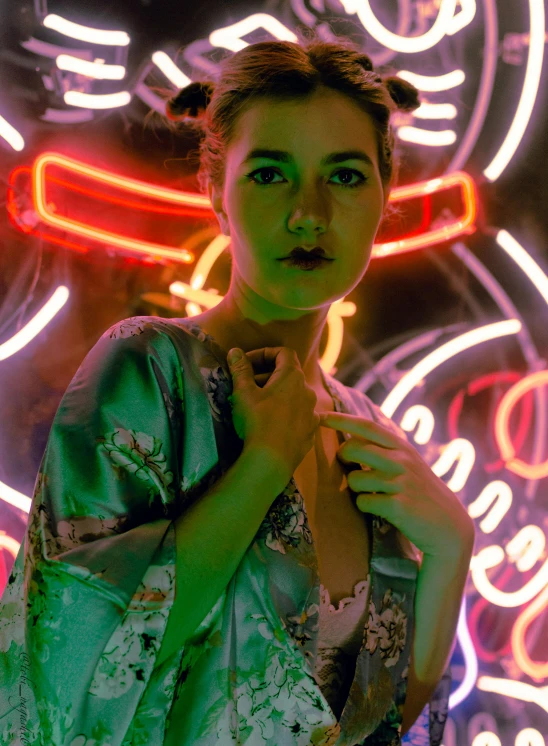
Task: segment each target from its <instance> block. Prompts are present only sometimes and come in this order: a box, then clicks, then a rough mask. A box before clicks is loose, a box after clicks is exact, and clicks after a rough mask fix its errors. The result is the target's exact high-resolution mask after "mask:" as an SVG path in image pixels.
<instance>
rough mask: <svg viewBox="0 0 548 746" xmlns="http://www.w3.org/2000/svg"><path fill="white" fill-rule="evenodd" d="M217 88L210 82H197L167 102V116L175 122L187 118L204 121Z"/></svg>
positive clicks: (182, 89)
mask: <svg viewBox="0 0 548 746" xmlns="http://www.w3.org/2000/svg"><path fill="white" fill-rule="evenodd" d="M214 90H215V86H214V84H213V83H210V82H202V83H201V82H196V83H190V84H189V85H187V86H185V87H184V88H181V90H180V91H179V93H177V94H176V95H175V96H173V97H172V98H170V99H168V101H167V102H166V116H167V118H168V119H172V120H173V121H176V122H177V121H180V120H182V119H185V118H191V119H202V118H203V116H204V114H205V110H206V109H207V106H208V104H209V102H210V101H211V97H212V96H213V91H214Z"/></svg>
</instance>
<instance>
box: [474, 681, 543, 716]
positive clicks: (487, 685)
mask: <svg viewBox="0 0 548 746" xmlns="http://www.w3.org/2000/svg"><path fill="white" fill-rule="evenodd" d="M476 687H477V688H478V689H481V691H482V692H494V693H496V694H502V695H503V696H504V697H513V698H514V699H520V700H521V701H522V702H534V703H535V704H537V705H538V706H539V707H542V709H543V710H545V711H546V712H548V686H543V687H535V686H533V685H532V684H526V683H525V682H524V681H512V680H511V679H497V678H495V677H494V676H480V677H479V678H478V680H477V683H476Z"/></svg>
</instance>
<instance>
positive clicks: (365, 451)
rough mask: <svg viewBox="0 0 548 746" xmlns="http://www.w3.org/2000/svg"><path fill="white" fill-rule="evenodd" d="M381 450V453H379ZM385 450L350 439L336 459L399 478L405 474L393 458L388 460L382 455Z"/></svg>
mask: <svg viewBox="0 0 548 746" xmlns="http://www.w3.org/2000/svg"><path fill="white" fill-rule="evenodd" d="M379 450H382V451H383V453H380V452H379ZM384 453H386V450H385V449H381V447H380V446H375V445H372V444H370V443H367V444H364V443H360V442H359V439H358V438H350V439H349V440H347V441H346V442H345V443H343V444H342V445H341V446H340V447H339V449H338V451H337V458H338V459H340V460H341V461H342V462H343V463H354V464H361V465H363V466H365V467H370V468H372V469H377V470H378V471H383V472H385V473H386V474H389V475H390V476H399V475H400V474H403V473H404V472H405V468H404V467H403V466H402V464H400V463H398V461H395V460H394V458H388V457H387V456H385V455H384Z"/></svg>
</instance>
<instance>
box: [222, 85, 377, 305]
mask: <svg viewBox="0 0 548 746" xmlns="http://www.w3.org/2000/svg"><path fill="white" fill-rule="evenodd" d="M255 149H269V150H281V151H287V152H288V153H289V154H290V160H289V161H288V162H286V163H284V162H280V161H278V160H273V159H272V158H266V157H255V158H253V159H251V160H247V161H246V158H247V157H248V155H249V153H250V151H252V150H255ZM350 150H361V151H363V152H364V153H365V154H366V156H368V159H369V162H366V161H362V160H358V159H356V158H352V159H349V160H345V161H344V162H337V163H331V164H327V163H322V160H323V159H324V158H326V157H327V156H329V155H330V154H332V153H338V152H340V151H350ZM258 169H262V170H258ZM358 172H359V173H358ZM250 173H253V178H250V176H249V175H250ZM254 181H255V183H254ZM345 184H351V185H354V184H356V185H357V186H355V187H352V186H344V185H345ZM209 197H210V200H211V203H212V206H213V209H214V211H215V213H216V215H217V218H218V220H219V224H220V226H221V231H222V233H223V234H224V235H226V236H230V238H231V253H232V274H233V279H234V273H237V275H238V276H237V278H236V282H237V285H239V286H241V285H242V282H243V283H245V284H246V285H247V286H248V288H249V289H250V290H251V291H254V293H255V294H256V295H257V296H258V297H261V298H263V299H264V300H265V301H267V303H266V305H267V306H268V307H271V308H273V307H274V306H276V307H280V311H281V309H282V308H285V309H286V310H289V309H295V310H297V309H300V310H306V309H309V310H311V309H315V308H320V307H321V306H325V305H329V304H331V303H333V302H335V301H336V300H338V299H340V298H343V297H344V296H345V295H347V294H348V293H349V292H350V291H351V290H352V289H353V288H354V287H355V286H356V285H357V284H358V283H359V281H360V280H361V278H362V277H363V275H364V273H365V271H366V269H367V266H368V264H369V259H370V256H371V249H372V245H373V242H374V238H375V234H376V232H377V229H378V227H379V223H380V221H381V218H382V215H383V209H384V204H385V199H386V197H387V192H386V191H385V190H383V185H382V181H381V178H380V174H379V167H378V162H377V142H376V138H375V131H374V128H373V124H372V121H371V119H370V117H369V115H368V114H366V113H365V112H363V111H362V110H361V109H360V108H359V107H358V106H357V105H356V104H354V103H353V102H352V101H351V100H350V99H348V98H347V97H346V96H344V95H342V94H340V93H338V92H337V91H334V90H331V89H329V88H323V87H322V88H321V89H320V90H318V91H317V92H315V94H314V95H313V96H309V97H308V98H307V99H303V100H302V101H298V100H297V101H291V102H289V101H288V102H278V101H275V100H272V99H265V100H262V101H258V102H255V103H254V104H253V105H252V106H251V107H250V108H249V109H248V110H247V111H245V112H244V113H243V114H241V115H240V117H239V119H238V122H237V133H236V137H235V139H234V140H233V142H232V143H231V145H230V147H229V149H228V153H227V163H226V175H225V186H224V191H223V193H222V194H218V193H217V190H216V189H215V188H213V187H212V186H211V185H210V186H209ZM303 244H306V246H307V248H312V247H313V246H321V247H322V248H323V249H324V250H325V256H327V257H330V258H333V259H334V260H335V261H333V262H329V263H325V264H324V265H323V266H322V267H321V268H319V269H315V270H312V271H303V270H298V269H294V268H291V267H288V266H286V265H285V264H284V263H282V262H279V261H277V260H278V259H279V258H281V257H285V256H287V255H288V254H289V253H290V252H291V250H292V249H293V248H294V247H295V246H300V245H303ZM271 304H274V306H271ZM280 315H281V316H282V317H283V316H284V314H283V313H282V314H280Z"/></svg>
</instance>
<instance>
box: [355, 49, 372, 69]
mask: <svg viewBox="0 0 548 746" xmlns="http://www.w3.org/2000/svg"><path fill="white" fill-rule="evenodd" d="M356 61H357V62H358V64H360V65H361V66H362V67H363V69H364V70H367V71H368V72H373V62H372V61H371V57H370V56H369V55H368V54H365V52H360V54H359V55H358V56H357V57H356Z"/></svg>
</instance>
